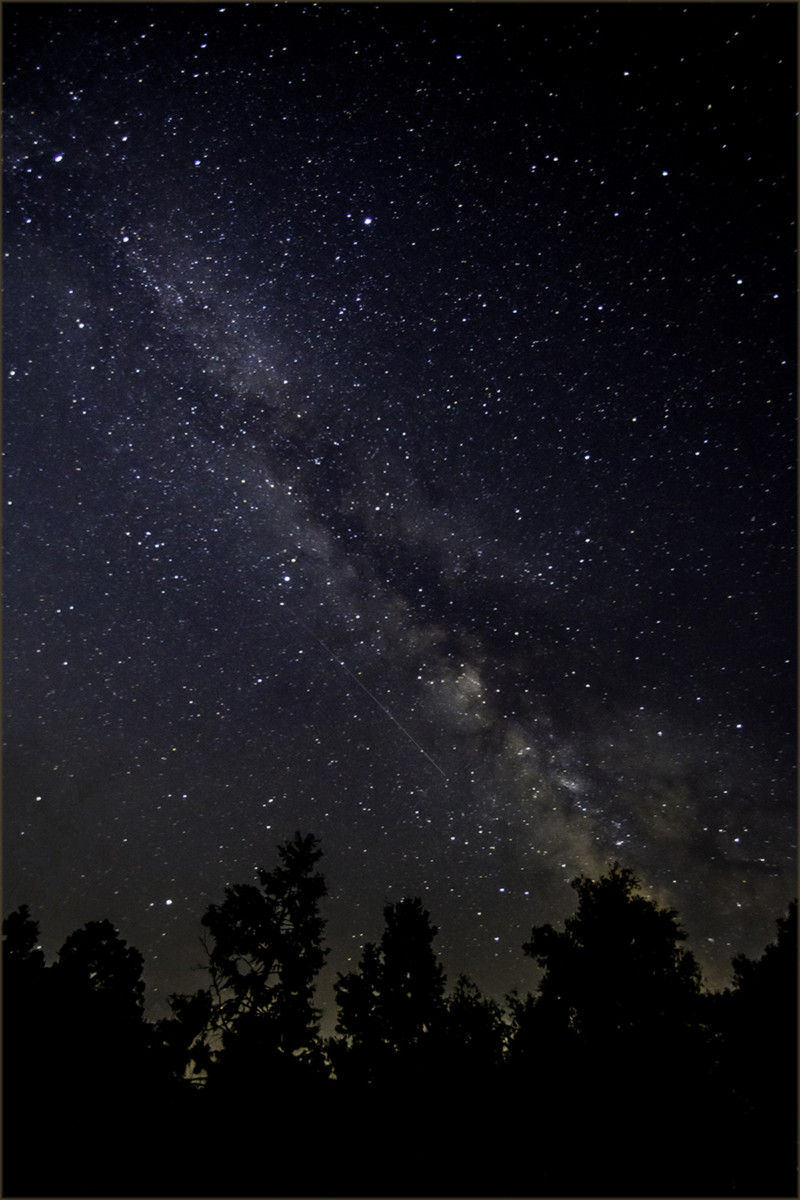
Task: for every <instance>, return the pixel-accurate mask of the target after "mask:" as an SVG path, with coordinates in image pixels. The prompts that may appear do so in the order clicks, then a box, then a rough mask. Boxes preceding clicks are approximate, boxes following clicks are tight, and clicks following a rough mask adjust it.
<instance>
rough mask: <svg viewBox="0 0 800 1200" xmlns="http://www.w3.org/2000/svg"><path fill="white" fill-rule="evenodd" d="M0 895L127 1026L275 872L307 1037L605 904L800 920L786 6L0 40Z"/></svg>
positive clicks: (287, 23) (248, 16)
mask: <svg viewBox="0 0 800 1200" xmlns="http://www.w3.org/2000/svg"><path fill="white" fill-rule="evenodd" d="M3 20H4V59H5V63H4V65H5V96H4V111H3V132H4V143H5V144H4V177H5V181H4V208H5V217H4V230H3V232H4V260H3V270H4V275H3V287H4V359H3V384H4V402H3V411H4V429H3V432H4V451H5V456H4V457H5V465H4V494H3V515H4V525H3V546H4V700H3V710H4V711H3V715H4V743H5V750H4V859H5V872H4V891H5V897H4V899H5V905H6V910H8V909H11V908H14V907H16V905H18V904H20V903H27V904H29V905H30V906H31V911H32V915H33V916H34V917H35V918H36V919H37V920H39V921H40V923H41V934H42V942H43V945H44V948H45V950H46V952H47V954H48V957H49V958H52V957H53V956H54V955H55V953H56V951H57V949H58V947H59V946H60V945H61V943H62V941H63V939H64V937H65V936H66V934H67V933H69V932H70V931H71V930H73V929H75V928H77V927H78V926H79V925H81V924H83V923H84V922H85V921H87V920H93V919H98V918H100V917H108V918H109V919H111V920H112V921H113V922H114V923H115V924H116V925H117V926H118V927H119V929H120V932H121V934H122V936H123V937H125V938H126V939H127V940H128V941H129V942H130V943H132V944H133V945H135V946H137V947H138V948H139V949H140V950H141V952H142V953H143V955H144V957H145V962H146V979H147V983H148V993H147V995H148V1000H147V1012H148V1015H149V1016H150V1017H158V1016H163V1015H167V1012H168V1008H167V1005H166V996H167V994H168V993H169V992H171V991H174V990H181V991H194V990H195V989H196V988H198V987H200V986H202V985H203V984H204V983H205V978H206V977H205V976H204V975H203V973H202V972H198V971H196V970H195V969H194V968H195V966H196V964H198V963H200V962H201V961H202V960H203V951H202V947H201V946H200V942H199V937H200V934H201V932H202V928H201V925H200V918H201V916H202V914H203V912H204V911H205V909H206V908H207V906H208V905H209V904H210V903H212V902H218V901H219V900H221V898H222V892H223V887H224V885H225V884H226V883H252V882H255V878H254V875H255V870H256V868H257V867H266V868H271V867H272V866H273V865H274V864H275V862H276V846H277V844H278V843H280V842H281V841H283V840H285V839H286V838H288V837H290V836H292V834H293V833H294V831H295V830H296V829H301V830H302V831H304V832H314V833H315V834H317V835H318V836H319V838H320V839H321V843H322V848H323V850H324V858H323V860H322V862H321V868H322V869H323V871H324V873H325V875H326V878H327V880H328V885H329V896H328V897H327V899H326V901H325V902H324V915H325V916H326V917H327V919H328V926H327V942H328V944H329V945H330V946H331V954H330V956H329V960H328V966H327V967H326V969H325V972H324V973H323V976H322V984H323V986H322V991H321V999H322V1000H324V1001H325V1003H326V1005H327V1009H328V1017H327V1018H326V1020H327V1023H328V1028H330V1023H331V1013H332V1011H333V1001H332V997H331V995H330V991H329V989H330V984H331V982H332V980H333V979H334V978H335V972H336V971H337V970H348V969H353V968H354V966H355V964H356V963H357V961H358V957H359V954H360V949H361V946H362V944H363V942H364V941H365V940H368V939H375V938H377V937H379V935H380V932H381V929H382V927H383V915H382V910H383V906H384V904H386V903H387V902H394V901H397V900H399V899H400V898H401V897H403V896H405V895H419V896H420V897H421V898H422V899H423V901H424V903H425V906H426V907H427V908H428V909H429V910H430V911H431V914H432V917H433V920H434V922H435V923H436V924H437V925H438V926H439V929H440V933H439V936H438V938H437V940H436V943H435V945H436V947H437V948H438V950H439V951H440V953H441V956H442V963H443V965H444V967H445V970H446V972H447V975H448V978H449V980H450V982H451V983H453V982H455V979H456V976H457V975H458V973H459V972H461V971H464V972H467V973H469V974H470V975H471V976H472V977H473V978H474V979H475V980H476V982H477V983H478V984H479V985H480V986H481V988H482V989H483V990H484V991H485V992H488V993H489V994H490V995H493V996H495V997H497V998H498V999H500V998H502V995H503V993H504V992H505V991H507V990H509V989H510V988H512V987H514V986H518V987H520V988H521V989H522V990H527V989H528V988H532V987H534V986H535V982H536V979H537V973H536V968H535V966H534V964H533V963H532V962H531V961H530V960H529V959H526V958H525V957H524V956H523V954H522V951H521V948H520V947H521V943H522V942H523V941H524V940H526V939H527V938H528V937H529V934H530V929H531V925H532V924H540V923H542V922H544V921H553V922H554V923H556V924H559V923H560V922H561V921H562V920H563V918H564V917H566V916H567V915H569V914H570V913H571V912H572V911H573V910H574V907H575V903H576V897H575V894H574V892H572V891H571V890H570V887H569V881H570V880H571V879H573V878H574V877H575V876H576V875H578V874H591V875H597V874H598V873H601V872H602V871H603V870H604V869H605V868H606V867H607V866H608V864H609V863H610V862H611V860H613V859H615V858H616V859H618V860H619V861H620V862H621V863H622V864H623V865H625V866H628V867H631V868H633V870H634V871H635V872H636V873H637V875H638V876H639V878H640V880H641V882H642V885H643V888H644V890H645V891H646V892H647V894H649V895H652V896H654V897H656V898H657V899H658V900H659V901H660V902H662V903H667V904H670V905H673V906H675V907H676V908H677V909H678V911H679V913H680V916H681V919H682V922H683V924H684V926H685V927H686V929H687V930H688V932H689V934H690V939H689V942H688V943H687V944H688V946H689V948H690V949H692V950H693V951H694V952H695V953H696V954H697V956H698V958H699V960H700V963H701V966H702V968H703V971H704V976H705V979H706V981H707V983H708V984H709V985H710V986H714V987H718V986H722V985H723V984H725V983H727V982H728V981H729V979H730V974H731V973H730V959H731V957H732V956H733V955H734V954H736V953H738V952H740V951H743V952H746V953H748V954H751V955H759V954H760V953H761V951H762V950H763V947H764V946H765V945H766V943H767V942H768V941H770V940H772V938H773V935H774V930H775V925H774V922H775V919H776V917H777V916H778V915H780V914H781V912H782V911H783V910H784V909H785V907H786V904H787V903H788V901H789V900H790V898H791V897H792V896H793V895H794V894H795V891H796V883H795V865H796V792H795V778H794V765H795V676H796V670H795V484H796V481H795V467H796V444H795V419H796V400H795V380H796V357H795V342H796V336H795V263H794V250H795V244H796V231H795V221H794V219H795V211H796V199H795V136H796V134H795V113H796V90H795V52H796V41H795V37H796V29H795V26H796V7H795V6H794V5H793V4H772V5H768V4H748V3H744V4H732V5H726V4H709V5H698V4H689V5H688V6H682V5H679V4H669V5H649V4H648V5H626V6H616V5H601V6H596V5H595V6H587V5H583V4H575V5H573V4H555V5H544V4H541V5H540V4H515V5H508V6H507V5H503V4H480V3H478V4H475V5H460V4H457V5H454V6H449V5H447V4H435V5H426V4H420V5H408V6H407V5H403V4H397V5H394V4H378V5H373V4H363V5H362V4H356V5H347V6H340V5H336V4H308V5H305V4H297V5H296V4H277V5H274V4H252V5H247V4H238V3H233V4H224V5H219V4H215V3H211V4H196V5H184V4H175V5H148V4H133V5H124V4H107V5H92V4H82V5H70V4H58V5H48V4H15V3H9V4H5V5H4V6H3Z"/></svg>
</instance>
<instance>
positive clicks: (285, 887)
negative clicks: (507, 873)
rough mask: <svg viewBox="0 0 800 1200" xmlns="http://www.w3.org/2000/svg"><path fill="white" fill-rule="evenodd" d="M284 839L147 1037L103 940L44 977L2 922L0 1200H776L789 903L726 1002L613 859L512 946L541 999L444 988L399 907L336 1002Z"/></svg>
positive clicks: (306, 894) (306, 863) (738, 974)
mask: <svg viewBox="0 0 800 1200" xmlns="http://www.w3.org/2000/svg"><path fill="white" fill-rule="evenodd" d="M320 857H321V850H320V847H319V845H318V843H317V841H316V839H315V838H314V837H313V836H311V835H307V836H302V835H301V834H299V833H298V834H296V835H295V837H294V839H293V840H291V841H289V842H287V843H285V844H284V845H282V846H280V847H279V848H278V865H277V866H276V867H275V869H273V870H272V871H262V872H260V874H259V880H260V886H259V887H256V886H254V885H239V886H233V887H227V888H226V889H225V895H224V899H223V901H222V903H220V904H212V905H211V906H210V907H209V909H208V911H207V912H206V913H205V915H204V916H203V918H202V924H203V927H204V944H205V947H206V952H207V959H208V964H207V965H208V973H209V979H210V983H209V986H208V987H206V988H202V989H200V990H199V991H197V992H196V993H194V994H192V995H174V996H172V997H171V998H170V1005H171V1014H172V1015H171V1016H170V1017H169V1018H166V1019H163V1020H160V1021H158V1022H155V1023H150V1022H147V1021H146V1020H145V1019H144V1013H143V1006H144V985H143V983H142V978H141V976H142V969H143V965H144V964H143V960H142V956H141V955H140V954H139V952H138V951H137V950H135V949H134V948H133V947H130V946H128V945H127V944H126V942H125V941H124V940H123V939H122V938H121V937H120V935H119V933H118V932H117V930H115V929H114V927H113V926H112V925H111V924H110V923H109V922H108V921H96V922H90V923H89V924H87V925H86V926H84V927H83V928H82V929H79V930H76V931H75V932H74V933H72V934H71V935H70V936H69V937H68V938H67V940H66V941H65V943H64V945H63V946H62V947H61V950H60V951H59V953H58V958H57V961H55V962H54V963H53V964H52V965H50V966H48V965H46V963H45V959H44V955H43V953H42V951H41V949H39V947H38V936H39V931H38V925H37V923H36V921H34V920H33V919H32V918H31V916H30V913H29V910H28V908H27V907H26V906H22V907H20V908H19V909H17V910H16V911H15V912H13V913H11V914H10V915H9V916H8V917H7V919H6V920H5V921H4V923H3V972H4V974H3V992H4V1008H3V1020H4V1125H5V1129H4V1135H5V1136H4V1155H3V1157H4V1180H3V1185H4V1186H3V1194H4V1195H7V1196H23V1195H39V1196H41V1195H49V1196H69V1195H74V1196H91V1195H104V1196H114V1195H116V1196H123V1195H130V1196H147V1195H151V1196H156V1195H158V1196H181V1195H186V1196H203V1195H205V1196H237V1195H238V1196H243V1195H246V1196H258V1195H261V1196H270V1195H284V1196H285V1195H307V1196H309V1195H318V1196H336V1195H342V1196H358V1195H370V1196H376V1195H404V1196H408V1195H427V1196H436V1195H442V1196H445V1195H459V1196H469V1195H482V1196H502V1195H515V1196H525V1195H545V1196H556V1195H565V1196H566V1195H584V1196H601V1195H614V1196H624V1195H637V1196H648V1195H649V1196H657V1195H669V1196H677V1195H687V1196H702V1195H710V1196H711V1195H713V1196H725V1195H758V1196H768V1195H786V1196H794V1195H796V1194H797V1175H796V1166H797V1139H796V1127H797V1122H796V1118H797V1107H796V1066H797V975H796V964H797V905H796V902H794V903H793V904H792V905H791V906H790V907H789V911H788V914H787V915H785V916H783V917H781V918H780V919H779V920H778V923H777V936H776V940H775V942H774V943H773V944H771V945H770V946H768V947H767V949H766V951H765V953H764V955H763V956H762V957H761V958H760V959H758V960H751V959H748V958H746V957H744V956H741V955H740V956H739V957H737V958H736V959H734V960H733V972H734V980H733V986H732V987H731V988H727V989H725V990H724V991H723V992H719V993H712V992H708V991H706V990H705V989H704V988H703V985H702V981H701V977H700V972H699V970H698V967H697V963H696V962H695V959H694V957H693V956H692V954H691V953H690V952H689V951H688V950H687V949H686V948H685V946H684V945H683V943H684V941H685V939H686V935H685V933H684V931H683V930H682V928H681V926H680V924H679V922H678V918H677V914H676V913H675V912H674V911H673V910H671V909H667V908H662V907H660V906H659V905H658V904H656V903H655V902H653V901H652V900H649V899H647V898H646V897H644V896H642V895H641V894H640V892H639V891H638V882H637V880H636V877H635V876H634V874H633V873H632V872H631V871H629V870H627V869H626V868H624V867H622V866H620V865H619V864H617V863H614V864H613V865H612V866H611V867H610V869H609V871H608V873H607V874H606V875H604V876H603V877H602V878H600V879H598V880H592V879H589V878H585V877H579V878H577V879H575V880H574V881H573V887H574V889H575V891H576V893H577V907H576V911H575V912H574V914H573V915H572V916H571V917H569V918H568V919H567V921H566V923H565V927H564V929H563V931H559V930H556V929H554V928H553V927H552V926H551V925H542V926H535V927H534V928H533V930H532V932H531V938H530V941H528V942H526V943H525V944H524V946H523V947H522V950H523V952H524V953H525V954H526V955H529V956H530V957H531V958H532V959H534V960H535V961H536V963H538V965H539V966H540V967H541V968H542V976H541V981H540V984H539V986H538V990H537V992H536V994H535V995H534V994H527V995H524V996H522V995H520V994H518V993H513V994H512V995H510V996H507V997H505V999H504V1001H503V1003H502V1004H500V1003H498V1002H497V1001H496V1000H494V999H491V998H489V997H485V996H483V995H482V994H481V992H480V991H479V989H478V988H477V987H476V985H475V984H474V983H473V982H472V981H470V980H469V979H468V978H466V977H464V976H461V977H460V978H459V979H458V980H457V981H456V983H455V985H454V986H453V987H452V988H451V989H450V990H448V987H447V980H446V978H445V975H444V971H443V969H442V966H441V964H440V962H439V961H438V958H437V956H436V953H435V951H434V948H433V942H434V939H435V936H436V933H437V930H436V928H435V926H434V925H433V924H432V923H431V918H430V914H429V913H428V912H427V911H426V910H425V908H424V907H423V905H422V903H421V902H420V900H419V899H413V898H407V899H404V900H402V901H400V902H399V903H397V904H390V905H387V906H386V908H385V910H384V917H385V927H384V930H383V934H382V936H381V939H380V942H379V943H377V944H372V943H370V944H367V945H366V946H365V947H364V949H363V954H362V957H361V960H360V963H359V965H358V969H357V970H356V971H353V972H350V973H348V974H340V975H339V976H338V979H337V982H336V984H335V992H336V1000H337V1006H338V1008H337V1011H338V1023H337V1025H336V1034H335V1036H333V1037H330V1038H324V1037H323V1036H322V1035H321V1032H320V1016H321V1013H320V1010H319V1009H318V1008H317V1007H316V1005H315V1002H314V1001H315V982H316V977H317V975H318V973H319V971H320V969H321V967H322V965H323V963H324V961H325V956H326V949H325V947H324V944H323V938H324V926H325V922H324V920H323V918H322V917H321V916H320V903H321V901H322V899H323V897H324V895H325V881H324V879H323V877H322V875H321V874H320V872H319V870H318V869H317V868H318V863H319V859H320Z"/></svg>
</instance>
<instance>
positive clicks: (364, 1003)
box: [334, 897, 445, 1080]
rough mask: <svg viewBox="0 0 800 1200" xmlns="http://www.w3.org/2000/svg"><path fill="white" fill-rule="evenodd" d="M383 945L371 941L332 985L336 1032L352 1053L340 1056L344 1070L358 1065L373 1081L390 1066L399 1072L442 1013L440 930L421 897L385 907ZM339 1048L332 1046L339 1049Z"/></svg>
mask: <svg viewBox="0 0 800 1200" xmlns="http://www.w3.org/2000/svg"><path fill="white" fill-rule="evenodd" d="M383 915H384V920H385V923H386V924H385V928H384V932H383V935H382V937H381V941H380V944H379V946H377V947H376V946H375V945H374V944H373V943H370V942H368V943H367V944H366V945H365V947H364V951H363V953H362V956H361V961H360V963H359V969H358V971H357V972H350V973H349V974H347V975H342V974H341V973H340V974H339V977H338V979H337V982H336V983H335V984H334V990H335V992H336V998H337V1002H338V1005H339V1020H338V1022H337V1025H336V1030H337V1032H338V1033H340V1034H342V1035H343V1036H344V1038H345V1042H344V1045H345V1046H346V1047H347V1049H348V1051H349V1052H350V1053H349V1054H348V1055H342V1053H341V1048H342V1043H340V1044H339V1047H338V1050H339V1051H340V1052H339V1054H338V1057H337V1062H338V1063H339V1066H340V1070H344V1071H346V1070H347V1069H348V1068H347V1065H346V1063H345V1059H347V1060H348V1062H349V1065H350V1067H351V1069H352V1067H353V1066H354V1065H355V1066H356V1069H357V1072H358V1073H359V1074H361V1075H363V1077H364V1078H367V1079H372V1080H375V1079H377V1078H379V1077H380V1076H381V1075H382V1074H383V1072H384V1071H385V1070H386V1069H387V1068H389V1067H390V1066H391V1069H392V1070H394V1071H395V1072H396V1070H397V1068H398V1067H399V1066H400V1064H401V1062H402V1063H408V1062H409V1061H410V1060H411V1058H412V1057H413V1058H414V1059H416V1061H419V1055H417V1054H413V1051H414V1048H415V1047H418V1046H419V1044H420V1042H421V1040H422V1039H423V1038H424V1037H425V1036H426V1035H427V1034H429V1033H430V1032H431V1031H432V1030H433V1029H434V1027H435V1025H436V1022H437V1020H438V1019H439V1018H440V1017H441V1013H442V1002H443V995H444V985H445V979H444V972H443V970H442V967H441V965H440V964H439V962H438V961H437V959H436V955H435V953H434V951H433V947H432V942H433V939H434V938H435V936H436V934H437V933H438V929H437V928H436V926H435V925H431V921H430V913H429V912H428V911H427V910H426V909H424V908H423V907H422V901H421V900H420V899H419V898H414V899H411V898H409V897H406V898H405V899H404V900H401V901H400V902H399V903H398V904H387V905H386V907H385V908H384V910H383ZM336 1050H337V1048H334V1054H336Z"/></svg>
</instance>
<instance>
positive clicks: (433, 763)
mask: <svg viewBox="0 0 800 1200" xmlns="http://www.w3.org/2000/svg"><path fill="white" fill-rule="evenodd" d="M279 604H280V605H281V607H282V608H286V609H288V611H289V612H290V613H291V614H292V616H293V617H294V619H295V621H297V623H298V625H302V626H303V629H305V631H306V633H308V634H310V636H311V637H312V638H313V639H314V641H315V642H317V644H318V645H320V646H321V647H322V649H323V650H324V651H325V653H326V654H327V655H328V657H329V658H330V659H331V660H332V662H335V663H336V664H337V666H340V667H341V668H342V670H343V671H346V672H347V674H348V675H349V676H350V678H351V679H352V680H353V683H357V684H358V686H359V687H360V688H361V690H362V692H366V694H367V695H368V696H369V698H370V700H372V702H373V704H377V706H378V708H379V709H380V710H381V712H382V713H384V714H385V715H386V716H387V717H388V718H389V720H390V721H393V722H394V724H395V725H396V726H397V728H398V729H399V730H400V732H401V733H402V734H404V735H405V736H406V737H407V738H408V740H409V741H410V742H411V744H412V745H413V746H416V748H417V750H419V752H420V754H423V755H424V756H425V758H427V760H428V762H429V763H430V764H431V766H433V767H435V768H436V770H437V771H438V772H439V774H440V775H441V777H442V779H443V780H444V781H445V783H447V782H448V780H447V776H446V775H445V773H444V771H443V770H442V768H441V767H440V766H439V764H438V763H437V762H436V760H435V759H433V758H431V756H430V754H428V751H427V750H426V749H425V748H424V746H420V744H419V742H418V741H417V739H416V738H415V737H412V736H411V734H410V733H409V732H408V730H407V729H406V727H405V725H401V724H400V722H399V721H398V719H397V717H395V716H394V715H393V714H392V713H390V712H389V709H388V708H387V707H386V705H385V704H381V702H380V700H379V699H378V697H377V696H376V695H375V694H374V692H371V691H370V690H369V688H368V687H367V686H366V684H364V683H362V682H361V680H360V679H359V678H358V676H357V675H354V674H353V672H352V671H351V670H350V668H349V667H348V665H347V663H346V662H343V661H342V659H341V658H337V657H336V655H335V654H334V652H333V650H331V648H330V646H328V645H326V643H325V642H323V640H322V638H321V637H318V636H317V634H316V633H314V630H313V629H312V628H311V627H310V626H309V625H307V624H306V623H305V621H304V620H303V618H302V617H301V616H298V614H297V613H296V612H295V611H294V609H293V608H292V607H291V605H289V604H287V603H286V601H285V600H280V601H279Z"/></svg>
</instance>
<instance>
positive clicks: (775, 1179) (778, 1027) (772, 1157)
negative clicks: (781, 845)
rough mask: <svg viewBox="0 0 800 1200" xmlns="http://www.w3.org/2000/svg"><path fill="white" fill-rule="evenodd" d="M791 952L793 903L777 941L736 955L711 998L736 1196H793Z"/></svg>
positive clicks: (793, 946) (780, 925) (794, 1024)
mask: <svg viewBox="0 0 800 1200" xmlns="http://www.w3.org/2000/svg"><path fill="white" fill-rule="evenodd" d="M797 949H798V947H797V901H796V900H793V901H792V902H791V904H790V905H789V908H788V912H787V913H786V915H785V916H781V917H779V918H778V920H777V936H776V938H775V941H774V942H772V943H770V944H769V945H768V946H767V947H766V949H765V951H764V953H763V955H762V956H761V957H760V958H759V959H755V960H754V959H750V958H748V957H747V956H746V955H744V954H738V955H737V956H736V957H735V958H734V959H733V961H732V966H733V975H734V979H733V988H732V989H729V988H726V989H725V991H724V992H723V993H722V995H721V996H719V997H715V998H714V999H715V1000H716V1001H717V1003H716V1005H715V1011H716V1024H717V1027H718V1029H719V1031H720V1043H721V1045H720V1050H721V1052H720V1055H719V1058H720V1069H721V1073H722V1078H723V1081H724V1084H725V1086H726V1087H727V1089H728V1091H729V1093H730V1094H731V1095H732V1097H733V1099H734V1116H733V1123H734V1126H735V1127H736V1128H737V1129H738V1130H739V1146H738V1154H737V1158H738V1190H739V1191H740V1192H741V1193H742V1194H748V1193H749V1194H752V1195H756V1194H758V1195H763V1196H769V1195H795V1194H796V1193H797V1050H798V1044H797ZM766 1147H770V1151H769V1152H768V1153H767V1152H766Z"/></svg>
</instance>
